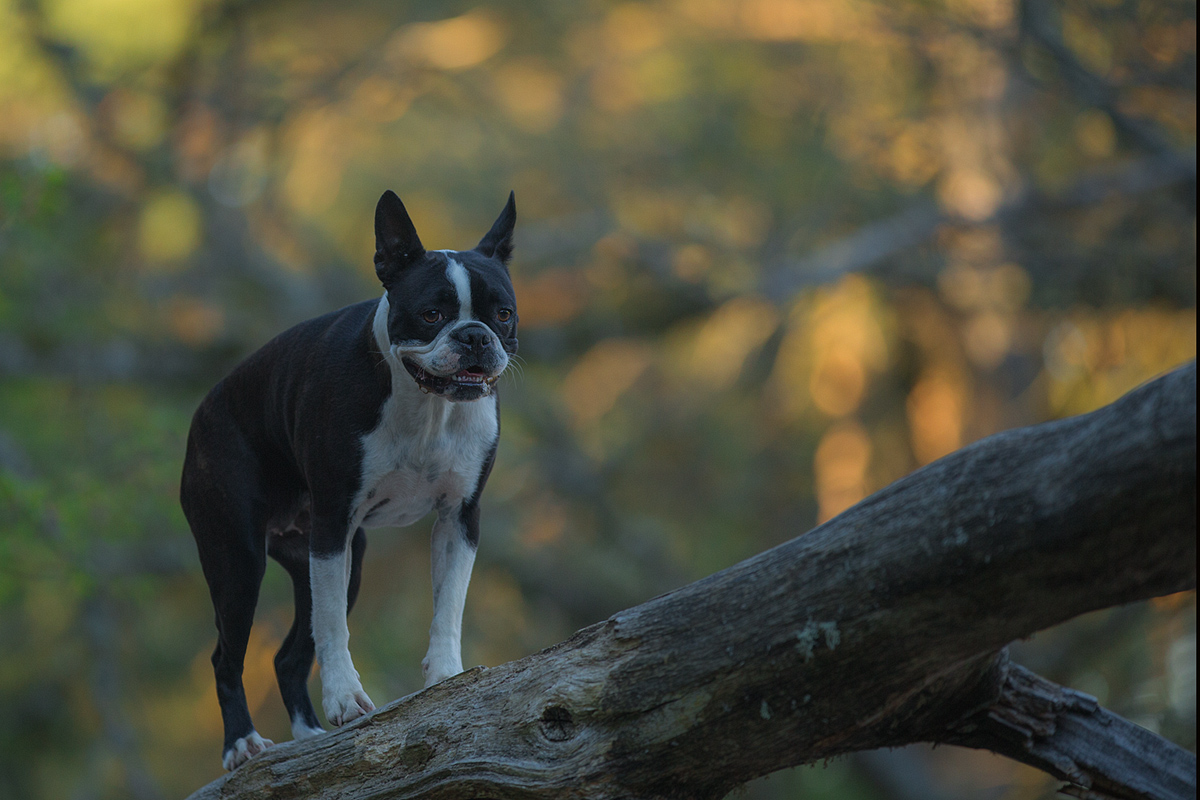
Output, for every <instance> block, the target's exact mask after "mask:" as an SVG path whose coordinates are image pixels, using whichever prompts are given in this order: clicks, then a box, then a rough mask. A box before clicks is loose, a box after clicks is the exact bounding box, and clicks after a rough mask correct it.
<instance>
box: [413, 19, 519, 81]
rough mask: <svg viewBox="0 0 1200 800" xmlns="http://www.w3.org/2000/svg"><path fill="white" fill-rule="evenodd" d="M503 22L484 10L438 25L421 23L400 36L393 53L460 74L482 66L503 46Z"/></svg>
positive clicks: (504, 37)
mask: <svg viewBox="0 0 1200 800" xmlns="http://www.w3.org/2000/svg"><path fill="white" fill-rule="evenodd" d="M506 39H507V30H506V27H505V25H504V23H503V21H502V20H500V19H499V18H498V17H497V16H496V15H494V14H492V13H491V12H489V11H486V10H484V9H482V8H477V9H474V10H472V11H469V12H467V13H466V14H463V15H462V16H458V17H452V18H450V19H444V20H441V21H439V22H418V23H414V24H412V25H409V26H407V27H406V28H404V30H402V31H401V32H400V33H398V34H397V36H396V38H395V40H394V42H393V45H392V51H393V52H394V53H397V54H399V55H400V56H402V57H405V58H408V59H410V60H414V61H418V62H423V63H425V64H427V65H429V66H431V67H435V68H437V69H444V70H447V71H457V70H462V69H467V68H468V67H473V66H475V65H477V64H481V63H483V62H484V61H486V60H488V59H489V58H491V57H492V56H493V55H495V54H496V53H497V52H499V50H500V48H502V47H503V46H504V43H505V40H506Z"/></svg>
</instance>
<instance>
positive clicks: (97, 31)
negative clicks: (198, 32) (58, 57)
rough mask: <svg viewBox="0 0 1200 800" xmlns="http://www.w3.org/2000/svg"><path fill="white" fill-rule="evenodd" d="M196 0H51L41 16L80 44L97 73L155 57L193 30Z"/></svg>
mask: <svg viewBox="0 0 1200 800" xmlns="http://www.w3.org/2000/svg"><path fill="white" fill-rule="evenodd" d="M198 6H199V3H198V2H196V0H51V1H50V2H47V3H45V4H44V7H45V10H46V20H47V22H48V23H49V28H50V30H51V31H52V32H53V34H54V36H55V37H56V38H59V39H62V40H65V41H67V42H70V43H71V44H74V45H76V46H78V47H79V48H81V49H82V50H83V51H84V53H86V55H87V58H88V61H89V62H90V63H91V64H92V66H93V67H94V68H95V69H97V70H98V71H99V72H100V74H101V75H107V74H111V73H113V72H116V71H118V70H122V69H125V68H128V67H135V66H142V65H146V64H153V63H161V62H163V61H166V60H168V59H170V58H172V57H173V56H175V55H176V54H177V53H178V52H179V51H180V50H181V49H182V48H183V46H184V44H185V43H186V42H187V39H188V37H189V36H190V35H191V34H192V32H193V27H194V25H195V22H196V13H197V11H198Z"/></svg>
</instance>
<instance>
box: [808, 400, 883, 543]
mask: <svg viewBox="0 0 1200 800" xmlns="http://www.w3.org/2000/svg"><path fill="white" fill-rule="evenodd" d="M871 450H872V448H871V439H870V437H869V436H868V435H867V431H866V429H865V428H863V426H862V424H861V423H860V422H858V420H854V419H846V420H842V421H840V422H838V423H836V424H834V425H833V426H832V427H831V428H830V429H829V430H828V431H826V432H825V435H824V436H822V437H821V441H820V443H819V444H818V445H817V450H816V453H815V454H814V456H813V479H814V483H815V486H816V495H817V508H818V511H817V521H818V522H825V521H826V520H828V519H832V518H833V517H835V516H837V515H838V514H840V513H842V512H843V511H845V510H846V509H847V508H849V507H850V506H852V505H854V504H855V503H857V502H858V501H860V500H862V499H863V498H864V497H866V496H867V492H868V486H867V468H868V467H869V466H870V465H871Z"/></svg>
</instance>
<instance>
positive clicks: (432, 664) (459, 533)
mask: <svg viewBox="0 0 1200 800" xmlns="http://www.w3.org/2000/svg"><path fill="white" fill-rule="evenodd" d="M478 542H479V510H478V507H475V508H467V509H462V508H455V509H453V510H452V511H446V512H442V511H439V512H438V519H437V522H435V523H434V525H433V542H432V548H431V549H432V561H433V624H432V625H430V626H429V652H428V653H427V654H426V655H425V658H424V660H422V661H421V670H422V672H424V673H425V686H426V687H430V686H433V685H434V684H435V683H439V682H441V681H444V680H445V679H446V678H449V677H451V676H453V675H457V674H458V673H460V672H462V671H463V665H462V617H463V606H464V605H466V602H467V584H468V583H470V581H471V567H472V566H473V565H474V564H475V548H476V544H477V543H478Z"/></svg>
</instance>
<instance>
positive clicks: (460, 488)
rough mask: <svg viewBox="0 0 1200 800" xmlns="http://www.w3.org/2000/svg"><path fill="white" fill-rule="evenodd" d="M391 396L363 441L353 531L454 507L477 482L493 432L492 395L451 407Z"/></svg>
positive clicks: (401, 522) (399, 522)
mask: <svg viewBox="0 0 1200 800" xmlns="http://www.w3.org/2000/svg"><path fill="white" fill-rule="evenodd" d="M419 397H420V400H419V401H418V402H419V403H420V404H419V405H416V406H413V405H411V404H407V403H405V402H404V401H405V400H406V399H409V398H405V397H400V398H397V397H395V396H393V397H392V398H390V399H389V400H388V403H387V404H386V405H385V407H384V410H383V414H382V415H381V420H380V423H379V425H378V426H377V427H376V428H375V430H373V431H371V432H370V433H368V434H366V435H365V436H363V438H362V446H363V462H362V480H361V482H360V484H359V491H358V493H357V496H356V497H355V502H354V506H353V508H352V510H351V519H352V522H353V525H352V528H353V527H357V526H362V527H366V528H378V527H383V526H392V525H396V526H403V525H411V524H412V523H414V522H416V521H417V520H419V519H420V518H421V517H423V516H425V515H426V514H428V513H429V512H430V511H432V510H434V509H437V510H438V511H439V513H440V512H442V511H443V510H450V509H454V508H456V507H457V506H458V505H459V504H461V503H462V501H463V500H464V499H465V498H467V497H469V496H470V495H471V494H472V493H473V492H474V491H475V487H476V485H477V484H478V481H479V475H480V472H481V471H482V469H483V464H484V461H485V460H486V458H487V456H488V453H489V452H490V450H491V448H492V446H493V444H494V442H495V440H496V434H497V425H498V422H497V419H496V405H495V400H494V399H492V398H488V399H484V400H480V401H476V402H473V403H449V402H447V401H443V400H440V399H439V398H427V397H426V396H425V395H419Z"/></svg>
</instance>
